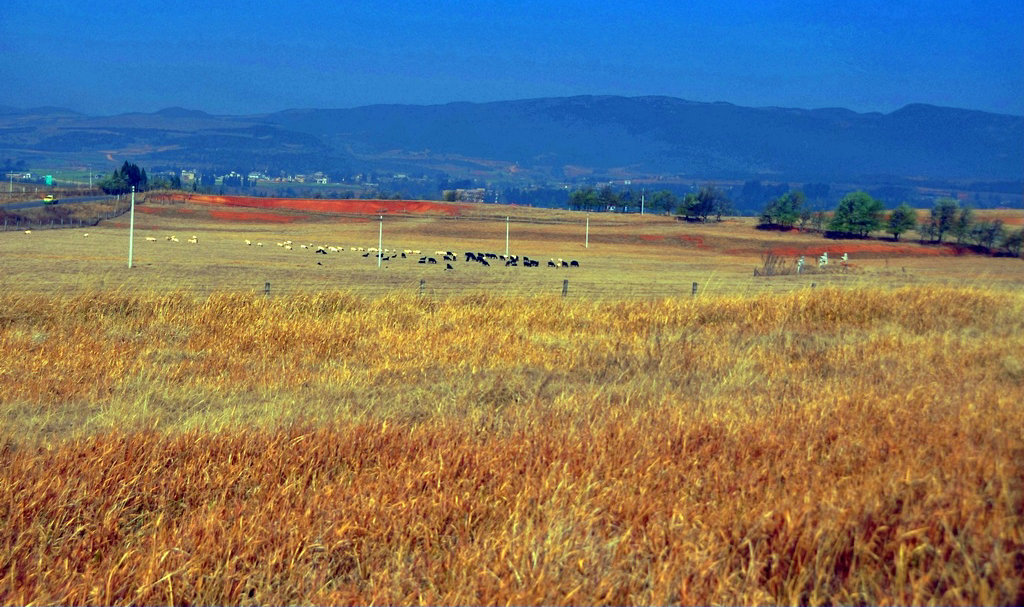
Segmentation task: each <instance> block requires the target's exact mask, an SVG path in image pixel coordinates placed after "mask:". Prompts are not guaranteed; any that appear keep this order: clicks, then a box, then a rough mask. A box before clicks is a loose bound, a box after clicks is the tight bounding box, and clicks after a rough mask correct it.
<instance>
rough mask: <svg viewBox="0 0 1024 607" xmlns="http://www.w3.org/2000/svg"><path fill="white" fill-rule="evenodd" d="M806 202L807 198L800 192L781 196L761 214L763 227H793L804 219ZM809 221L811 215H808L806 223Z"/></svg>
mask: <svg viewBox="0 0 1024 607" xmlns="http://www.w3.org/2000/svg"><path fill="white" fill-rule="evenodd" d="M806 201H807V197H806V196H804V193H803V192H801V191H799V190H797V191H795V192H788V193H786V194H783V195H782V196H779V197H778V198H776V199H775V200H772V201H771V202H769V203H768V205H767V206H766V207H765V208H764V211H762V212H761V218H760V219H761V225H762V226H769V227H774V226H779V227H783V228H791V227H793V225H794V224H796V223H797V222H798V221H800V220H801V219H802V218H803V217H804V208H803V207H804V203H805V202H806ZM807 220H810V214H807V215H806V219H805V220H804V223H806V221H807Z"/></svg>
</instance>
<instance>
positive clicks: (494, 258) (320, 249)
mask: <svg viewBox="0 0 1024 607" xmlns="http://www.w3.org/2000/svg"><path fill="white" fill-rule="evenodd" d="M25 233H26V234H31V233H32V232H31V230H26V231H25ZM82 236H84V237H88V236H89V233H88V232H86V233H84V234H82ZM145 238H146V242H158V241H159V239H158V238H156V237H155V236H146V237H145ZM164 240H165V241H167V242H181V241H180V239H179V238H178V237H177V236H176V235H175V234H169V235H167V236H164ZM185 242H187V243H190V244H195V245H198V244H199V236H197V235H195V234H193V235H192V237H191V238H188V239H187V240H186V241H185ZM244 242H245V245H246V246H248V247H262V246H263V243H262V242H260V241H254V240H250V239H248V238H246V239H245V240H244ZM276 244H277V246H278V247H280V248H282V249H284V250H286V251H292V250H294V249H295V246H296V245H295V243H294V242H292V241H291V240H282V241H279V242H277V243H276ZM298 248H299V249H304V250H309V251H313V253H314V254H316V255H327V254H329V253H330V254H341V253H344V252H346V251H349V252H351V253H356V254H358V255H361V256H362V257H365V258H370V259H372V260H376V259H377V258H378V257H380V259H381V261H391V260H394V259H416V260H417V263H421V264H426V265H438V264H439V261H438V260H439V259H440V261H441V262H443V263H444V269H445V270H454V269H456V266H457V265H458V264H459V259H460V255H458V254H457V253H455V252H453V251H448V250H436V251H434V254H433V255H425V254H423V253H422V252H421V251H420V250H418V249H401V250H398V249H387V248H385V249H378V248H377V247H347V248H346V247H343V246H334V245H317V244H314V243H306V244H301V243H300V244H299V245H298ZM462 256H464V257H463V262H462V263H463V264H479V265H481V266H484V267H490V266H492V265H504V266H505V267H523V268H538V267H540V265H541V261H540V260H537V259H531V258H530V257H529V256H527V255H501V254H498V253H485V252H480V251H466V252H464V253H463V254H462ZM317 264H318V265H322V264H320V262H319V261H318V262H317ZM453 264H455V265H453ZM546 265H547V267H549V268H578V267H580V263H579V262H578V261H576V260H575V259H572V260H565V259H562V258H557V259H555V258H551V259H548V260H547V263H546Z"/></svg>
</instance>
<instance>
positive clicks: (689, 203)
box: [569, 185, 733, 221]
mask: <svg viewBox="0 0 1024 607" xmlns="http://www.w3.org/2000/svg"><path fill="white" fill-rule="evenodd" d="M641 197H643V199H642V200H641ZM641 204H642V205H643V206H644V207H645V208H646V209H647V210H649V211H651V212H654V213H675V214H676V215H678V216H680V217H683V218H685V219H687V220H690V221H708V220H709V219H711V218H712V217H714V218H715V220H721V219H722V215H728V214H730V213H732V211H733V206H732V201H731V200H729V197H728V196H727V195H726V194H725V192H723V191H721V190H719V189H718V188H716V187H714V186H713V185H704V186H702V187H701V188H700V190H698V191H697V192H688V193H687V194H685V195H684V196H681V197H680V196H676V195H675V194H673V193H672V192H670V191H669V190H658V191H655V192H651V193H650V194H649V195H648V194H646V193H641V194H639V195H638V194H637V193H636V192H634V191H633V190H624V191H621V192H616V191H615V190H613V189H612V188H611V186H604V187H603V188H601V189H600V190H595V189H594V188H592V187H585V188H581V189H578V190H575V191H573V192H572V193H571V194H569V208H570V209H573V210H574V211H610V210H618V209H628V208H630V207H632V208H634V209H636V208H640V207H641Z"/></svg>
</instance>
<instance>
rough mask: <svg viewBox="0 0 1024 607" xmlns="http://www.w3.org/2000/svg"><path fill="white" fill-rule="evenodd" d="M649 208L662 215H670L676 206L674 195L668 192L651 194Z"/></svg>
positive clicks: (661, 191) (676, 201) (660, 191)
mask: <svg viewBox="0 0 1024 607" xmlns="http://www.w3.org/2000/svg"><path fill="white" fill-rule="evenodd" d="M648 204H649V205H650V206H652V207H654V208H655V209H657V210H659V211H661V212H663V213H671V212H672V211H673V210H674V209H675V208H676V206H677V204H678V200H677V199H676V195H675V194H673V193H672V192H669V191H668V190H658V191H657V192H654V193H653V194H651V198H650V202H649V203H648Z"/></svg>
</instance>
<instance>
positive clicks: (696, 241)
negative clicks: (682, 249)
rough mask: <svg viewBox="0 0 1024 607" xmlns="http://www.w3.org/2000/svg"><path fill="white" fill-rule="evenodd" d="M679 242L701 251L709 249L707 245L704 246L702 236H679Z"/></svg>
mask: <svg viewBox="0 0 1024 607" xmlns="http://www.w3.org/2000/svg"><path fill="white" fill-rule="evenodd" d="M679 240H681V241H683V242H687V243H690V244H693V245H696V247H697V248H698V249H701V250H702V251H706V250H708V249H710V248H711V247H709V246H708V245H706V244H704V237H703V236H690V235H689V234H680V235H679Z"/></svg>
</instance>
